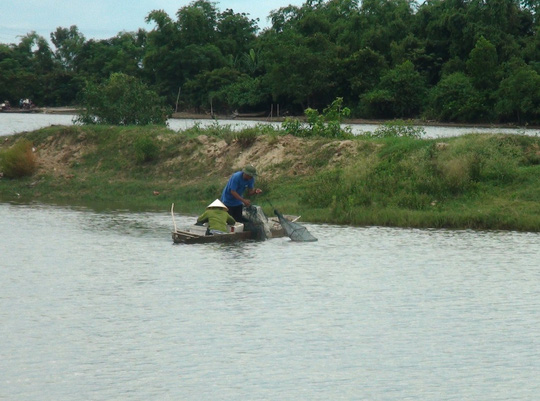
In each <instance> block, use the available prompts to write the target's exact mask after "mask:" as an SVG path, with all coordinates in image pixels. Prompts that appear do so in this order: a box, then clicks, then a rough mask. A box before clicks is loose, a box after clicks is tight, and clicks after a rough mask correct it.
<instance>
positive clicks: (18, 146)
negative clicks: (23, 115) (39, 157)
mask: <svg viewBox="0 0 540 401" xmlns="http://www.w3.org/2000/svg"><path fill="white" fill-rule="evenodd" d="M36 168H37V164H36V156H35V155H34V152H33V151H32V143H31V142H30V141H27V140H26V139H21V140H20V141H18V142H17V143H15V144H14V145H13V146H12V147H10V148H9V149H6V150H4V151H3V152H2V153H0V171H1V172H2V173H3V174H4V177H6V178H21V177H27V176H31V175H32V174H34V173H35V171H36Z"/></svg>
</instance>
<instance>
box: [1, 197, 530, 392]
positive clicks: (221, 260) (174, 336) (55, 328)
mask: <svg viewBox="0 0 540 401" xmlns="http://www.w3.org/2000/svg"><path fill="white" fill-rule="evenodd" d="M193 220H194V218H193V217H190V216H177V218H176V222H177V224H178V225H179V226H182V225H188V224H191V223H192V222H193ZM305 225H306V226H307V227H308V229H309V230H310V231H311V232H312V233H313V234H314V235H315V236H316V237H318V238H319V241H318V242H316V243H294V242H291V241H290V240H288V239H287V238H284V239H283V238H280V239H272V240H269V241H265V242H247V243H243V244H234V245H216V244H207V245H173V244H172V241H171V239H170V234H169V232H170V230H171V228H172V220H171V217H170V215H169V213H168V211H163V213H130V212H125V211H109V212H95V211H91V210H87V209H74V208H63V207H53V206H43V205H12V204H0V285H1V291H0V323H1V324H0V336H1V338H2V341H1V342H0V399H5V400H127V399H129V400H460V401H461V400H533V399H537V397H538V394H540V384H539V383H540V382H539V380H538V377H540V340H539V336H538V333H539V332H540V309H539V305H540V269H539V263H538V261H539V255H540V235H539V234H531V233H516V232H475V231H447V230H412V229H392V228H379V227H365V228H351V227H340V226H330V225H314V224H305Z"/></svg>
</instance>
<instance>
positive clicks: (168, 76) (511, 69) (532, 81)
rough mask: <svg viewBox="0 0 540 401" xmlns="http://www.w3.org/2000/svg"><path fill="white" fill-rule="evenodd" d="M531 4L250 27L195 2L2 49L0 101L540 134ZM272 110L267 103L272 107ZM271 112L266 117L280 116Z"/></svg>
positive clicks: (477, 4)
mask: <svg viewBox="0 0 540 401" xmlns="http://www.w3.org/2000/svg"><path fill="white" fill-rule="evenodd" d="M539 10H540V6H539V3H538V1H536V0H534V1H532V0H428V1H421V2H420V1H418V2H416V1H414V0H363V1H359V0H326V1H324V0H306V2H305V3H304V4H303V5H302V6H300V7H294V6H289V7H283V8H280V9H277V10H275V11H273V12H272V13H271V15H270V18H271V26H270V27H269V28H266V29H264V30H263V31H261V32H260V31H259V28H258V26H257V20H252V19H250V18H249V16H247V15H246V14H243V13H235V12H234V11H233V10H231V9H226V10H225V11H223V12H221V11H219V10H218V9H217V8H216V4H215V3H214V2H211V1H207V0H196V1H193V2H192V3H190V4H189V5H188V6H185V7H182V8H180V9H179V10H178V12H177V13H176V19H174V18H171V17H170V16H169V15H167V14H166V13H165V12H164V11H161V10H153V11H149V13H148V16H147V18H146V21H147V22H149V23H153V24H154V28H153V29H152V30H150V31H145V30H142V29H140V30H139V31H138V32H121V33H119V34H118V35H117V36H115V37H113V38H110V39H107V40H86V38H85V37H84V35H83V34H82V33H81V32H79V30H78V28H77V27H76V26H71V27H69V28H62V27H59V28H57V30H56V31H55V32H53V33H51V37H50V40H51V42H52V44H50V43H49V42H48V41H47V40H46V39H45V38H43V37H40V36H39V35H36V34H35V33H33V32H32V33H29V34H28V35H27V36H25V37H23V38H22V39H21V40H20V42H19V43H18V44H0V100H9V101H10V102H11V104H14V105H16V104H17V103H18V101H19V99H21V98H28V97H29V98H31V99H32V100H33V101H34V102H35V103H36V104H38V105H44V106H45V105H46V106H55V105H62V106H63V105H70V104H75V103H77V99H78V98H79V96H80V93H81V91H82V90H83V89H84V88H85V87H86V82H91V83H93V84H94V85H100V84H102V83H103V82H105V81H106V80H108V79H109V78H110V77H111V74H113V73H122V74H125V75H129V76H132V77H134V78H137V79H140V80H142V82H143V83H145V84H146V85H148V87H149V88H151V89H152V90H153V91H154V92H156V93H157V94H158V95H159V96H163V97H165V98H166V99H167V102H168V104H169V106H170V107H171V108H174V109H176V110H188V111H197V112H216V113H231V112H233V111H235V110H238V111H239V112H240V113H241V112H254V111H267V112H269V111H270V110H271V107H272V105H279V110H280V113H281V114H284V113H286V112H287V113H289V114H292V115H298V114H303V112H304V110H306V109H308V108H311V109H313V110H322V109H323V108H324V107H325V106H326V105H329V104H331V103H332V101H333V100H334V99H336V98H343V102H344V105H347V107H349V108H350V110H351V116H353V117H364V118H401V119H409V118H425V119H433V120H440V121H455V122H513V123H519V124H534V123H536V124H538V123H540V85H539V83H540V36H539V33H540V23H539ZM274 107H275V106H274ZM276 109H277V107H276V108H274V109H273V110H276Z"/></svg>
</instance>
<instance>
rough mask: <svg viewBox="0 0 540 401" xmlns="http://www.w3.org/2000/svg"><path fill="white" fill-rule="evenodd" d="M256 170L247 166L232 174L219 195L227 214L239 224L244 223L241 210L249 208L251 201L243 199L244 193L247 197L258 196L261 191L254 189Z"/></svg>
mask: <svg viewBox="0 0 540 401" xmlns="http://www.w3.org/2000/svg"><path fill="white" fill-rule="evenodd" d="M256 175H257V170H256V169H255V167H253V166H251V165H249V166H246V167H244V168H243V169H242V171H237V172H236V173H234V174H233V175H232V176H231V178H229V181H228V182H227V185H226V186H225V188H224V189H223V193H222V194H221V202H223V203H224V204H225V206H227V208H228V209H229V214H230V215H231V216H232V217H233V218H234V219H235V220H236V221H239V222H245V219H244V218H243V217H242V208H243V207H244V206H250V205H251V201H250V200H249V199H246V198H244V193H245V192H246V190H247V193H248V195H256V194H260V193H261V192H262V191H261V190H260V189H259V188H257V189H255V176H256Z"/></svg>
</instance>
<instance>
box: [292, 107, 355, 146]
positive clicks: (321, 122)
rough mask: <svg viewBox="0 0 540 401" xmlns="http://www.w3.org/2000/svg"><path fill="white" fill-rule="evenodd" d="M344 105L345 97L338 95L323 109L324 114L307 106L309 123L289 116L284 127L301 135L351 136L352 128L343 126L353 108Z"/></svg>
mask: <svg viewBox="0 0 540 401" xmlns="http://www.w3.org/2000/svg"><path fill="white" fill-rule="evenodd" d="M342 105H343V98H341V97H338V98H337V99H336V100H334V101H333V102H332V104H331V105H330V106H328V107H327V108H325V109H324V110H323V113H322V114H319V112H318V111H317V110H315V109H311V108H307V109H306V110H305V112H304V113H305V115H306V120H307V124H302V123H301V122H300V121H298V120H293V119H289V118H287V119H285V121H284V122H283V124H282V128H283V130H284V131H285V132H286V133H287V134H290V135H294V136H299V137H313V136H321V137H325V138H341V139H344V138H351V137H352V133H351V128H350V127H341V122H342V120H343V118H345V117H348V116H349V115H350V114H351V110H350V109H349V108H348V107H342Z"/></svg>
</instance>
